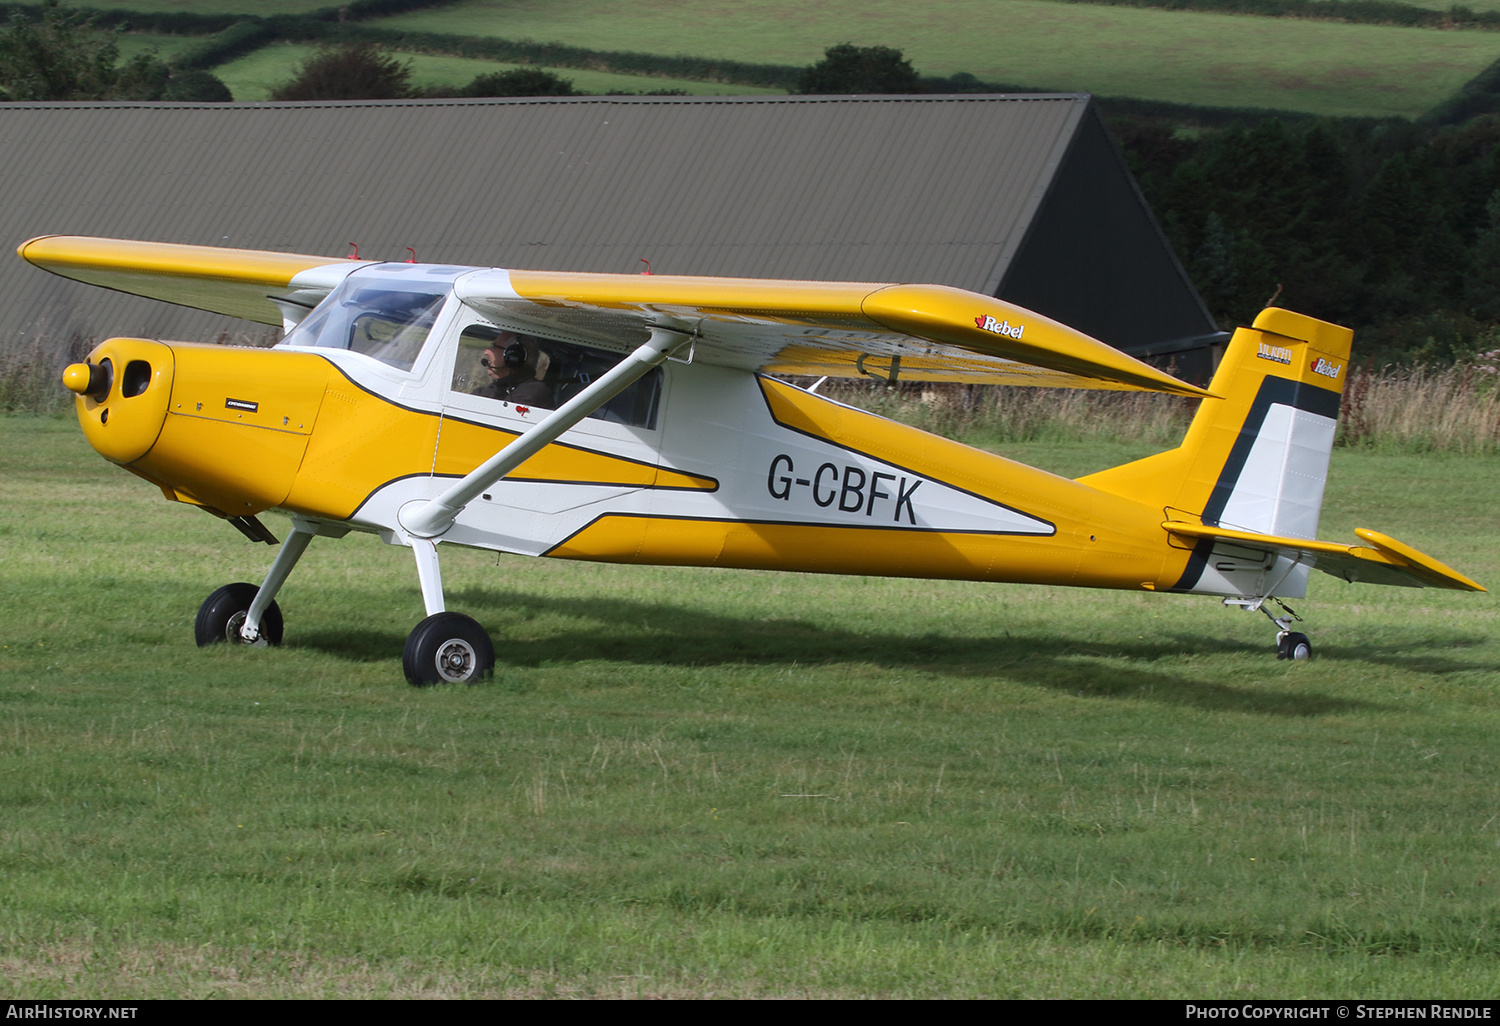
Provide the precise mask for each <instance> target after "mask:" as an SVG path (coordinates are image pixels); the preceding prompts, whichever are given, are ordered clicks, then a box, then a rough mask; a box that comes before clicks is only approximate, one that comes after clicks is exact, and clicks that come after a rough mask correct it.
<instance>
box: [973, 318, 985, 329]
mask: <svg viewBox="0 0 1500 1026" xmlns="http://www.w3.org/2000/svg"><path fill="white" fill-rule="evenodd" d="M974 327H976V328H982V327H984V318H983V317H976V318H974Z"/></svg>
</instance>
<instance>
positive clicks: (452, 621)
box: [401, 537, 495, 688]
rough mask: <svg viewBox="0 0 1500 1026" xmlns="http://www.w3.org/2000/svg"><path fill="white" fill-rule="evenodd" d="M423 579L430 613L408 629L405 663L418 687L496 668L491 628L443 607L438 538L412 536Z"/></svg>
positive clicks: (468, 678) (471, 678) (464, 680)
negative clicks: (490, 634)
mask: <svg viewBox="0 0 1500 1026" xmlns="http://www.w3.org/2000/svg"><path fill="white" fill-rule="evenodd" d="M409 540H410V541H411V547H412V552H413V554H414V555H415V556H416V560H417V580H418V581H419V582H420V583H421V586H422V604H423V606H424V607H425V608H426V609H427V619H425V620H423V621H422V622H421V623H419V624H417V626H416V629H415V630H413V631H412V632H411V634H409V635H407V638H406V647H405V649H403V651H402V653H401V668H402V670H404V671H405V673H406V679H407V681H408V682H409V683H410V684H412V685H413V686H414V687H419V688H423V687H427V686H428V685H429V684H473V683H475V682H476V681H478V680H481V679H482V678H485V677H488V676H489V675H490V674H492V673H494V672H495V646H494V644H493V643H492V642H491V641H490V636H489V635H488V634H487V633H485V629H484V628H483V627H481V626H479V624H478V623H477V622H476V621H475V620H473V619H471V618H470V617H467V616H464V615H463V614H462V613H450V612H447V611H446V610H445V609H444V607H443V573H442V568H441V566H440V565H439V564H438V554H437V543H436V542H435V541H433V540H432V539H430V538H415V537H414V538H411V539H409Z"/></svg>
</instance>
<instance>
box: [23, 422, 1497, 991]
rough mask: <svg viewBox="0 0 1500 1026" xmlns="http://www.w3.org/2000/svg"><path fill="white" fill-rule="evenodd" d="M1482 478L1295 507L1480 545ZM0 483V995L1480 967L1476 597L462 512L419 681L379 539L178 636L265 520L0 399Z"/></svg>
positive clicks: (1485, 504) (1463, 560)
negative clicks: (926, 555) (1173, 585)
mask: <svg viewBox="0 0 1500 1026" xmlns="http://www.w3.org/2000/svg"><path fill="white" fill-rule="evenodd" d="M1137 448H1138V447H1135V446H1131V445H1129V444H1123V443H1122V444H1117V445H1113V446H1100V445H1092V446H1087V447H1079V446H1067V445H1052V446H1039V447H1026V448H1023V449H1020V450H1016V451H1014V454H1015V455H1018V456H1021V457H1022V458H1027V457H1031V458H1037V459H1040V460H1045V462H1046V463H1048V464H1051V465H1053V466H1056V467H1059V468H1060V469H1063V470H1066V471H1068V472H1078V471H1081V470H1084V469H1089V468H1090V467H1092V466H1097V465H1098V464H1100V463H1101V462H1102V463H1108V462H1113V461H1114V460H1115V459H1117V458H1122V457H1123V456H1125V455H1136V454H1138V453H1137V452H1136V451H1135V450H1136V449H1137ZM1497 471H1500V461H1496V460H1493V459H1489V460H1484V459H1477V460H1443V459H1424V458H1421V457H1378V456H1371V455H1368V454H1356V453H1345V452H1340V453H1338V454H1336V458H1335V465H1334V477H1333V483H1332V486H1331V488H1330V492H1329V503H1330V506H1329V510H1328V513H1327V515H1326V517H1325V530H1324V532H1323V533H1324V535H1325V536H1328V537H1346V536H1348V532H1349V530H1350V529H1351V528H1352V526H1354V525H1355V524H1361V525H1363V524H1369V525H1371V526H1375V527H1377V528H1381V529H1385V530H1388V531H1390V532H1391V533H1393V534H1395V535H1396V536H1398V537H1401V538H1403V539H1405V540H1408V541H1410V542H1412V543H1414V544H1417V545H1419V546H1424V547H1428V548H1430V550H1431V551H1434V552H1435V553H1437V554H1439V555H1440V556H1441V557H1442V558H1445V559H1447V560H1450V561H1451V562H1453V563H1454V564H1455V565H1458V566H1460V567H1462V568H1464V569H1465V570H1467V571H1468V572H1470V573H1472V574H1474V575H1475V576H1477V577H1478V578H1479V579H1481V580H1488V581H1490V582H1491V583H1493V582H1494V581H1495V580H1497V579H1500V554H1497V553H1496V551H1495V549H1494V546H1493V542H1492V539H1493V527H1494V524H1493V516H1492V514H1491V513H1489V512H1488V511H1490V510H1493V509H1494V508H1495V505H1496V503H1497V501H1500V473H1497ZM0 480H4V481H5V482H6V497H7V501H6V502H5V503H4V504H3V505H0V561H3V565H4V566H5V573H4V574H3V576H0V646H3V647H0V905H3V907H5V908H6V910H7V914H6V916H5V918H4V922H3V924H0V979H3V980H5V981H6V990H7V991H8V992H9V993H11V994H13V995H15V996H17V997H43V996H59V995H67V996H75V997H77V996H92V995H108V996H113V997H124V996H131V995H154V996H168V995H182V996H203V995H209V994H234V995H287V994H341V995H365V994H399V995H471V996H477V995H507V994H509V995H534V994H551V993H555V994H580V993H581V994H606V995H621V996H627V995H634V994H644V995H667V996H681V995H700V994H751V995H754V994H811V995H852V994H911V995H945V996H946V995H955V996H964V995H996V996H1010V995H1014V996H1162V997H1168V996H1172V997H1185V996H1203V995H1208V994H1212V995H1214V996H1219V997H1230V996H1241V995H1243V996H1246V997H1265V996H1271V995H1278V996H1304V995H1305V996H1320V995H1326V996H1362V997H1396V996H1427V995H1442V996H1449V997H1457V996H1473V997H1489V996H1492V995H1493V964H1494V961H1493V960H1494V957H1495V955H1496V953H1497V951H1500V929H1497V922H1500V920H1497V915H1496V913H1497V911H1500V909H1497V902H1496V898H1495V889H1496V887H1497V885H1500V882H1497V879H1496V877H1495V873H1494V851H1495V844H1496V833H1495V831H1496V829H1497V821H1496V820H1495V813H1496V803H1495V796H1494V783H1493V782H1494V779H1495V776H1496V772H1497V770H1500V766H1497V764H1496V760H1497V755H1496V753H1495V749H1494V745H1493V738H1494V736H1495V733H1496V728H1497V727H1500V701H1497V696H1496V694H1495V691H1494V680H1495V676H1496V669H1497V668H1500V660H1497V649H1496V642H1497V637H1496V629H1495V621H1494V612H1493V600H1492V599H1491V598H1489V597H1488V596H1469V595H1449V594H1440V593H1433V592H1409V591H1397V590H1393V589H1370V588H1358V587H1350V586H1345V585H1341V584H1339V583H1337V582H1334V581H1332V580H1329V579H1320V580H1319V581H1318V582H1317V584H1316V585H1315V587H1316V591H1315V593H1314V596H1313V598H1312V599H1310V600H1309V601H1308V602H1307V603H1305V608H1303V609H1302V612H1304V614H1307V615H1309V617H1310V620H1311V631H1310V633H1311V634H1312V636H1313V639H1314V642H1315V644H1317V645H1318V647H1319V652H1320V658H1319V659H1317V660H1316V661H1314V662H1312V663H1310V664H1305V665H1300V666H1289V665H1287V664H1281V663H1277V662H1276V661H1275V660H1274V659H1273V658H1271V657H1270V656H1269V654H1268V653H1269V648H1270V631H1269V628H1268V627H1267V625H1266V624H1264V622H1262V621H1261V618H1260V617H1258V616H1255V615H1246V614H1240V613H1234V612H1230V611H1226V610H1222V609H1219V608H1217V607H1216V605H1215V604H1214V603H1213V602H1212V600H1208V599H1198V600H1193V599H1189V598H1184V597H1167V596H1154V597H1153V596H1136V595H1125V594H1106V593H1097V592H1080V591H1072V590H1067V589H1046V588H1004V587H984V586H977V585H971V584H961V583H960V584H950V583H941V582H913V581H899V580H864V579H850V578H821V577H811V576H801V575H771V574H754V573H738V572H708V571H691V570H670V569H637V568H629V567H612V566H595V565H588V564H577V565H574V564H557V563H552V562H548V561H533V560H518V559H504V560H502V561H501V563H500V566H499V567H498V568H497V567H496V565H495V559H494V557H493V556H486V555H484V554H482V553H469V552H464V551H462V550H460V551H457V552H454V553H451V554H445V566H444V571H445V579H446V582H447V584H448V586H449V589H450V592H449V594H450V601H451V602H452V604H453V605H454V606H455V607H456V608H462V609H467V610H469V611H472V612H474V613H476V614H477V615H478V616H479V617H480V619H481V620H482V621H483V622H485V623H486V624H487V625H489V626H490V627H491V628H492V629H493V630H495V631H496V633H497V636H499V637H501V639H502V640H501V641H500V644H499V660H500V671H499V675H498V678H497V680H496V681H495V682H494V683H493V684H491V685H488V686H484V687H478V688H473V689H436V690H429V691H415V690H413V689H411V688H409V687H407V686H406V685H405V684H403V683H401V681H400V670H399V665H398V664H399V652H400V648H401V644H402V640H403V638H404V636H405V633H406V631H407V630H409V628H410V627H411V625H412V623H414V622H415V620H416V619H417V618H418V617H419V616H420V602H419V599H418V597H417V594H416V588H415V583H414V575H413V574H412V573H411V567H410V559H409V557H408V556H407V555H406V554H405V553H402V552H401V551H400V550H396V549H389V548H386V547H384V546H380V545H378V544H376V543H374V542H373V541H372V540H371V539H368V538H350V539H346V540H345V541H343V542H338V543H335V542H325V541H319V542H318V543H317V544H316V545H315V546H314V549H313V550H312V551H311V552H310V553H309V556H308V558H307V560H306V561H305V563H304V566H303V567H301V568H299V570H298V571H297V574H296V575H294V577H293V578H292V581H291V582H290V583H289V584H288V586H287V589H286V592H285V594H284V596H283V603H282V605H283V607H284V608H285V610H286V612H287V617H288V642H287V645H286V646H285V647H283V648H282V649H279V650H275V651H248V652H247V651H232V650H216V651H210V652H199V651H197V650H196V649H194V648H193V647H192V644H191V641H190V640H189V637H190V630H191V619H192V615H193V610H194V609H195V608H196V604H197V602H198V601H199V600H200V599H201V597H202V596H203V595H204V594H206V593H207V591H208V590H210V589H211V588H213V587H215V586H216V585H218V584H220V583H222V582H224V581H226V580H233V579H257V578H258V576H259V574H260V573H261V572H262V571H263V569H264V567H265V565H266V563H267V561H268V560H269V558H270V555H271V553H270V550H269V549H266V548H265V547H263V546H252V545H250V544H248V543H245V542H243V541H242V540H240V539H239V538H238V536H237V535H234V534H233V533H232V532H231V531H230V530H229V529H228V528H226V527H225V526H224V525H222V524H219V523H217V522H215V521H213V520H212V519H211V518H209V517H206V516H203V515H201V514H197V513H195V512H193V511H191V510H188V509H186V508H183V507H179V506H175V505H170V504H167V503H163V502H162V501H161V500H160V499H159V498H158V497H157V496H156V495H155V494H154V491H153V490H152V489H150V488H149V487H147V486H146V485H144V484H143V483H142V482H139V481H137V480H135V479H133V478H131V477H129V476H128V475H126V474H124V473H122V472H120V471H118V470H114V469H112V468H110V467H108V466H107V465H104V464H103V463H101V462H100V461H99V460H98V459H97V457H94V456H93V455H92V454H91V453H89V452H88V451H87V448H86V446H84V444H83V442H82V440H81V439H80V438H79V436H78V434H77V431H76V428H75V427H74V426H73V425H72V424H70V423H69V422H67V421H53V420H34V419H23V418H12V419H4V420H0ZM1392 482H1395V483H1394V484H1393V483H1392ZM273 522H274V518H273ZM275 526H276V527H277V528H278V529H279V528H281V526H282V524H281V523H280V522H275ZM1315 576H1320V575H1315ZM1301 605H1303V604H1299V606H1301ZM790 795H819V796H826V797H787V796H790ZM1310 956H1315V957H1310Z"/></svg>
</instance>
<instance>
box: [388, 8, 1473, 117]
mask: <svg viewBox="0 0 1500 1026" xmlns="http://www.w3.org/2000/svg"><path fill="white" fill-rule="evenodd" d="M375 24H381V25H385V26H388V27H392V28H397V27H403V28H409V29H412V30H422V31H432V32H446V33H456V34H464V35H495V36H501V37H504V38H511V39H517V38H532V39H537V40H546V41H562V42H567V43H569V44H571V45H574V46H583V47H589V48H593V49H603V50H638V51H642V52H647V53H653V52H668V53H685V54H694V55H698V56H706V57H719V58H733V59H737V60H745V61H765V62H770V63H779V64H790V65H806V64H811V63H813V62H814V61H816V60H818V59H819V58H820V57H821V56H822V52H823V50H824V48H826V47H828V46H831V45H833V44H834V43H838V42H845V41H848V42H853V43H856V44H858V45H861V46H866V45H873V44H883V45H887V46H896V47H899V48H901V49H902V51H903V52H904V53H905V55H906V56H907V58H908V59H910V60H911V62H912V63H913V65H914V66H915V67H916V68H917V69H918V70H919V71H921V72H923V73H925V74H944V75H946V74H952V73H954V72H958V71H967V72H970V73H972V74H974V75H976V76H978V77H979V78H981V79H984V80H986V81H997V82H1008V83H1016V84H1020V85H1025V86H1029V87H1036V88H1049V89H1060V90H1082V91H1089V92H1095V93H1099V94H1102V95H1108V96H1135V97H1141V98H1145V99H1156V100H1171V101H1175V102H1187V103H1200V104H1210V105H1221V106H1240V107H1272V108H1279V109H1285V110H1300V111H1309V112H1313V113H1318V114H1328V115H1346V114H1351V115H1388V114H1393V115H1403V116H1413V115H1416V114H1419V113H1421V112H1422V111H1425V110H1427V109H1428V108H1430V107H1431V106H1433V105H1434V104H1435V103H1437V102H1438V101H1439V100H1441V99H1443V98H1445V97H1446V96H1448V95H1449V94H1450V93H1452V92H1453V91H1454V90H1456V89H1457V88H1458V87H1459V86H1460V85H1462V84H1463V83H1464V82H1465V81H1467V80H1468V79H1469V78H1471V77H1473V76H1474V75H1475V74H1477V73H1478V72H1479V71H1480V70H1481V69H1483V68H1484V67H1485V66H1486V65H1488V64H1489V63H1490V62H1492V61H1494V60H1495V59H1496V58H1500V33H1491V32H1443V31H1438V30H1427V29H1403V28H1395V27H1389V26H1379V25H1346V24H1338V23H1332V22H1313V21H1298V20H1291V19H1272V18H1254V17H1239V16H1229V15H1213V14H1196V13H1192V12H1184V11H1164V10H1148V9H1137V8H1127V7H1105V6H1095V5H1089V4H1066V3H1047V2H1039V0H952V2H948V3H944V4H942V5H940V6H938V7H932V6H925V7H914V6H912V5H910V4H904V3H899V2H897V0H873V2H866V0H833V2H830V3H827V4H819V5H815V6H808V5H806V4H798V3H794V2H792V0H745V2H743V3H733V4H731V3H723V2H705V0H665V2H662V3H657V4H651V5H648V6H645V7H643V6H641V5H639V4H634V3H629V2H627V0H468V2H465V3H460V4H456V5H453V6H451V7H444V8H438V9H434V10H429V11H418V12H413V13H410V14H403V15H397V16H394V17H392V18H388V19H383V20H380V21H379V22H376V23H375ZM768 25H774V26H776V31H775V32H774V33H770V32H767V31H766V26H768ZM664 41H670V42H669V43H664Z"/></svg>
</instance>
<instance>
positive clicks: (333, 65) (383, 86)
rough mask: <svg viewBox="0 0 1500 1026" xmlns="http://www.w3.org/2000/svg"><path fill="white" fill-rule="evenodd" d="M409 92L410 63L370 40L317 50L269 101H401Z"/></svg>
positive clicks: (272, 94) (276, 90)
mask: <svg viewBox="0 0 1500 1026" xmlns="http://www.w3.org/2000/svg"><path fill="white" fill-rule="evenodd" d="M411 95H413V90H412V85H411V62H410V61H407V62H405V63H403V62H401V61H399V60H397V59H396V58H395V57H394V56H392V55H391V54H388V53H386V52H385V51H384V50H381V49H380V48H379V47H377V46H376V45H375V44H374V43H358V44H355V45H352V46H341V47H338V48H337V49H326V48H325V49H321V50H319V51H318V52H317V53H316V54H314V55H313V56H312V57H310V58H308V60H307V63H305V64H303V65H302V69H301V70H300V71H299V72H298V73H297V77H296V78H294V79H292V80H291V81H290V82H287V83H286V84H285V85H282V86H278V87H277V88H276V89H274V90H272V92H271V99H273V100H401V99H405V98H406V97H408V96H411Z"/></svg>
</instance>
